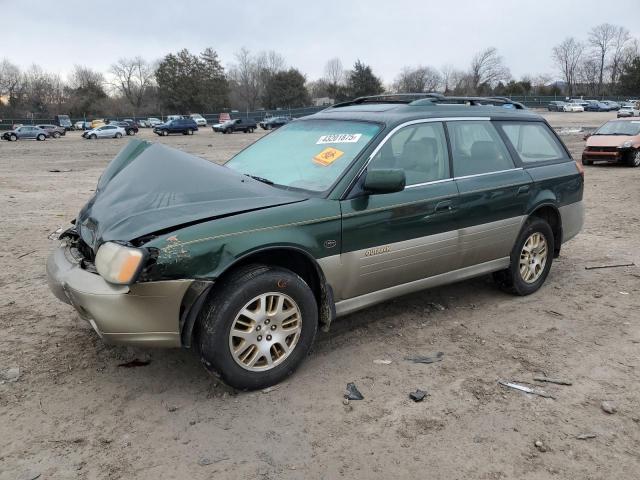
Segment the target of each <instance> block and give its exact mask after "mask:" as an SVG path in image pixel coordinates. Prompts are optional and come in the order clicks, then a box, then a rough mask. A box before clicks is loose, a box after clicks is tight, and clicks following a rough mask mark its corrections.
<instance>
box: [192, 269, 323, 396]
mask: <svg viewBox="0 0 640 480" xmlns="http://www.w3.org/2000/svg"><path fill="white" fill-rule="evenodd" d="M317 326H318V310H317V304H316V301H315V297H314V296H313V293H312V292H311V289H310V288H309V286H308V285H307V284H306V282H305V281H304V280H303V279H302V278H300V277H299V276H298V275H296V274H295V273H293V272H291V271H289V270H286V269H283V268H276V267H270V266H266V265H249V266H247V267H244V268H241V269H239V270H237V271H236V272H234V273H232V274H231V275H230V276H229V277H228V278H227V279H226V280H225V281H223V284H222V285H221V286H220V288H219V289H218V290H216V291H215V292H214V293H213V295H212V296H211V297H210V298H209V300H208V303H207V305H206V306H205V308H204V309H203V312H202V313H201V317H200V322H199V325H198V330H197V339H196V344H197V345H198V348H199V351H200V355H201V360H202V363H203V364H204V365H205V366H206V368H207V369H209V370H211V371H213V372H214V373H217V374H219V375H220V376H221V377H222V379H223V380H224V381H225V382H226V383H227V384H229V385H230V386H232V387H234V388H238V389H241V390H255V389H259V388H264V387H268V386H270V385H274V384H276V383H278V382H280V381H282V380H283V379H285V378H286V377H288V376H289V375H291V373H293V371H294V370H295V369H296V368H297V367H298V365H300V363H302V361H303V360H304V358H305V357H306V355H307V354H308V352H309V349H310V348H311V345H312V343H313V339H314V338H315V335H316V331H317Z"/></svg>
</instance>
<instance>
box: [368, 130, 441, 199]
mask: <svg viewBox="0 0 640 480" xmlns="http://www.w3.org/2000/svg"><path fill="white" fill-rule="evenodd" d="M369 168H401V169H403V170H404V172H405V175H406V177H407V186H410V185H416V184H420V183H426V182H433V181H436V180H444V179H446V178H449V177H450V176H451V175H450V172H449V154H448V152H447V141H446V137H445V134H444V127H443V126H442V123H440V122H427V123H420V124H417V125H410V126H407V127H404V128H402V129H400V130H398V131H397V132H396V133H395V134H394V135H393V136H392V137H391V138H390V139H389V140H387V141H386V142H385V143H384V144H383V145H382V147H381V148H380V150H379V151H378V153H376V155H375V156H374V157H373V159H372V160H371V163H370V166H369Z"/></svg>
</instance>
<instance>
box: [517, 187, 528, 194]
mask: <svg viewBox="0 0 640 480" xmlns="http://www.w3.org/2000/svg"><path fill="white" fill-rule="evenodd" d="M525 193H529V185H522V186H521V187H520V188H518V192H517V193H516V195H523V194H525Z"/></svg>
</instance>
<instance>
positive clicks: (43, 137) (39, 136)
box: [36, 133, 47, 142]
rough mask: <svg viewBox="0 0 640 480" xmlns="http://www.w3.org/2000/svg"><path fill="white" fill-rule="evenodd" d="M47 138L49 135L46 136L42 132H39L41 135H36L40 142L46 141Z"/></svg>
mask: <svg viewBox="0 0 640 480" xmlns="http://www.w3.org/2000/svg"><path fill="white" fill-rule="evenodd" d="M45 138H47V137H45V136H44V135H43V134H42V133H41V134H39V135H38V136H37V137H36V140H38V141H39V142H44V140H45Z"/></svg>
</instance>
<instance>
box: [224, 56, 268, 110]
mask: <svg viewBox="0 0 640 480" xmlns="http://www.w3.org/2000/svg"><path fill="white" fill-rule="evenodd" d="M235 57H236V63H235V64H234V65H232V66H231V68H230V69H229V77H230V78H231V81H232V84H231V91H232V94H233V95H235V96H236V97H237V99H236V100H237V101H239V103H241V104H242V106H243V108H246V109H248V110H255V108H256V106H257V104H258V100H259V99H260V94H261V89H260V87H261V79H260V69H259V67H258V65H257V62H256V60H255V58H254V57H253V55H252V54H251V52H250V51H249V50H248V49H246V48H245V47H242V48H241V49H240V50H239V51H238V52H236V54H235Z"/></svg>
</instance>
